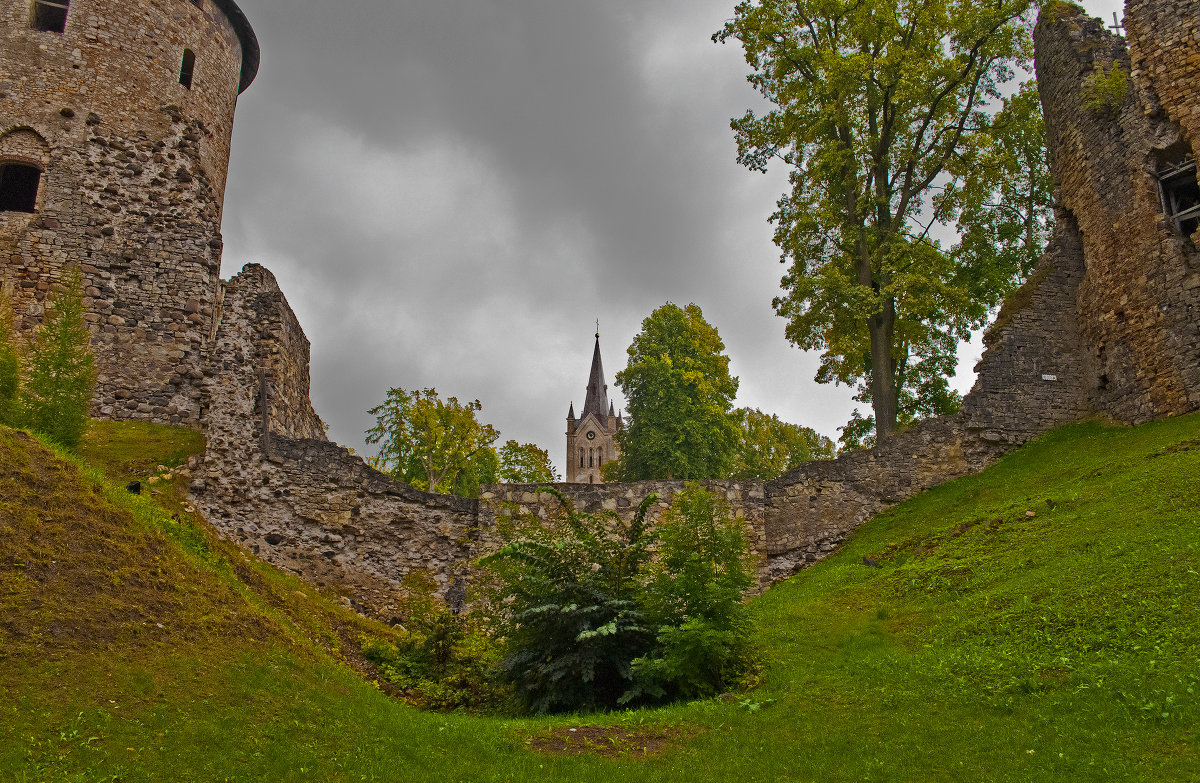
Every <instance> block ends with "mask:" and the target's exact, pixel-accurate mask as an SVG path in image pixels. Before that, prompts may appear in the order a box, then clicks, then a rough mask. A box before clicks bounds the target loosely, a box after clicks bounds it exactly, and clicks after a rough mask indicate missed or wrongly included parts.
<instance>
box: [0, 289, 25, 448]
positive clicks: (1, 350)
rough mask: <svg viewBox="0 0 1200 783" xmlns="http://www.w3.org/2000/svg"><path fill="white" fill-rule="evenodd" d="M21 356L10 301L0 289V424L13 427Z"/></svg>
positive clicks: (16, 408) (18, 414) (19, 382)
mask: <svg viewBox="0 0 1200 783" xmlns="http://www.w3.org/2000/svg"><path fill="white" fill-rule="evenodd" d="M20 390H21V356H20V353H19V352H18V350H17V340H16V335H15V334H14V333H13V311H12V300H11V299H10V298H9V294H8V291H7V290H6V289H3V288H0V424H6V425H8V426H10V427H12V426H15V425H16V424H17V422H18V419H19V418H20V409H19V407H18V405H19V402H20V400H19V394H20Z"/></svg>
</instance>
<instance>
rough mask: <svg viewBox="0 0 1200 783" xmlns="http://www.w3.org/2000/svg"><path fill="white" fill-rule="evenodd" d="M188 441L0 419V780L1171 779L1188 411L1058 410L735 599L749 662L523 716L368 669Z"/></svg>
mask: <svg viewBox="0 0 1200 783" xmlns="http://www.w3.org/2000/svg"><path fill="white" fill-rule="evenodd" d="M202 448H203V443H202V441H201V439H200V438H199V437H198V436H196V435H195V434H194V433H191V432H189V431H186V430H179V429H174V428H169V427H156V426H153V425H145V424H119V425H118V424H95V425H93V428H92V430H91V431H90V432H89V435H88V438H87V440H86V442H85V444H84V446H83V447H82V448H81V449H80V454H81V455H82V456H81V457H79V458H76V459H74V460H73V461H64V459H63V458H62V457H61V456H56V455H54V454H53V453H51V452H49V451H48V450H46V449H45V448H44V447H43V446H41V445H40V444H38V443H37V442H36V441H33V440H32V439H30V438H29V437H28V436H26V435H24V434H23V433H18V432H15V431H13V430H8V429H3V428H0V542H3V543H0V692H2V693H3V694H4V697H3V699H0V779H4V780H101V779H104V780H108V779H117V780H123V781H133V780H225V779H228V780H334V781H359V780H418V779H419V780H443V779H444V780H471V781H476V780H547V779H562V780H573V781H577V780H599V779H603V780H607V781H620V780H631V781H632V780H639V781H640V780H689V781H700V780H714V781H727V780H738V781H752V780H763V781H776V780H795V781H842V780H845V781H850V780H855V781H861V780H877V781H929V780H938V781H943V780H946V781H958V780H961V781H1010V780H1011V781H1063V780H1079V781H1110V780H1111V781H1117V780H1121V781H1125V780H1172V781H1185V780H1200V728H1198V727H1200V702H1198V698H1200V557H1198V555H1200V502H1198V499H1200V416H1196V415H1193V416H1188V417H1182V418H1178V419H1173V420H1169V421H1163V422H1158V423H1154V424H1149V425H1145V426H1142V427H1138V428H1132V429H1130V428H1120V427H1109V426H1105V425H1102V424H1099V423H1085V424H1079V425H1073V426H1070V427H1066V428H1063V429H1061V430H1058V431H1055V432H1053V433H1051V434H1050V435H1048V436H1046V437H1045V438H1043V439H1042V440H1040V441H1038V442H1037V443H1034V444H1032V445H1030V446H1028V447H1026V448H1024V449H1022V450H1020V451H1018V452H1015V453H1013V454H1011V455H1009V456H1008V457H1006V458H1005V459H1003V460H1001V462H1000V463H999V464H997V465H996V466H994V467H993V468H991V469H990V470H988V471H986V472H984V473H982V474H980V475H977V476H972V477H968V478H965V479H961V480H958V481H955V482H952V483H950V484H947V485H944V486H942V487H939V488H937V489H934V490H932V491H930V492H927V493H925V494H923V495H921V496H919V497H917V498H914V499H913V500H911V501H909V502H907V503H904V504H902V505H901V506H898V507H897V508H895V509H893V510H892V511H890V512H888V513H885V514H882V515H880V516H879V517H877V518H875V519H874V520H872V521H871V522H869V523H868V524H866V525H864V526H863V527H862V528H861V529H860V530H859V531H858V532H857V533H856V534H855V535H854V536H853V537H852V538H851V539H850V540H849V541H848V542H847V543H846V544H845V546H844V547H843V548H842V550H841V551H840V552H839V553H838V554H837V555H835V556H834V557H831V558H829V559H828V560H826V561H824V562H822V563H819V564H817V565H816V566H814V567H813V568H811V569H809V570H807V571H805V572H804V573H802V574H800V575H798V576H796V577H794V578H793V579H791V580H789V581H787V582H786V583H783V584H780V585H778V586H776V587H775V588H773V589H772V590H770V591H769V592H768V593H767V594H766V595H764V596H762V597H760V598H758V599H755V600H754V602H753V604H752V608H753V612H754V616H755V618H756V623H757V633H758V635H759V638H760V639H761V640H762V642H763V644H764V646H765V649H766V653H767V669H766V672H765V676H764V684H763V685H762V686H761V687H760V688H758V689H757V690H755V691H752V692H749V693H745V694H737V695H732V696H727V697H724V698H719V699H714V700H709V701H704V702H697V703H692V704H686V705H678V706H674V707H669V708H663V709H655V710H640V711H634V712H625V713H613V714H608V715H589V716H575V717H557V718H536V719H535V718H503V717H479V716H473V715H465V714H439V713H433V712H422V711H419V710H417V709H414V708H412V707H410V706H408V705H406V704H403V703H402V702H400V701H398V700H397V699H395V698H393V697H392V696H389V695H388V694H387V693H385V692H383V691H382V690H380V688H379V687H377V686H376V685H374V684H372V682H370V681H369V680H368V679H366V678H369V677H371V669H370V666H369V664H367V663H366V662H365V661H364V660H363V659H362V657H361V655H360V654H359V652H358V648H357V640H358V639H359V638H360V636H361V634H363V633H369V634H372V635H374V636H377V637H383V638H386V635H387V634H388V633H389V630H388V629H387V628H386V627H385V626H382V625H380V624H378V623H375V622H373V621H371V620H367V619H363V618H361V617H358V616H357V615H355V614H353V613H352V612H349V611H347V610H345V609H344V608H343V607H342V604H341V603H340V601H339V600H338V596H337V595H336V594H332V593H330V594H322V593H320V592H318V591H316V590H315V589H313V588H312V587H310V586H308V585H306V584H304V583H302V582H300V581H299V580H298V579H296V578H295V577H293V576H291V575H290V574H286V573H283V572H281V571H279V570H277V569H275V568H272V567H270V566H267V565H265V564H263V563H260V562H258V561H256V560H253V559H251V558H248V557H247V556H246V555H244V554H243V553H241V552H240V551H239V550H237V549H236V548H234V547H232V546H231V545H229V544H227V543H225V542H223V541H221V540H219V539H218V538H217V537H216V536H215V535H214V534H213V532H212V530H211V529H210V528H208V527H207V525H206V524H205V523H204V522H203V520H200V519H199V518H198V517H197V516H196V515H195V513H194V512H191V511H190V506H189V505H188V504H187V502H186V497H185V492H186V487H187V483H188V478H187V476H186V471H180V470H179V469H178V466H180V465H182V464H184V462H185V460H186V458H187V457H188V456H189V455H190V454H194V453H197V452H198V451H200V450H201V449H202ZM160 467H161V469H160ZM151 476H154V477H156V478H158V480H156V481H154V482H153V483H151V482H150V481H149V479H150V477H151ZM132 479H140V480H141V481H142V482H143V485H144V487H145V488H146V490H148V491H147V493H146V494H144V495H143V496H141V497H133V496H131V495H129V494H128V493H126V492H125V490H124V484H125V483H126V482H127V481H129V480H132ZM864 557H867V558H869V559H871V560H873V561H875V562H877V563H878V564H879V567H878V568H874V567H869V566H867V565H865V564H864Z"/></svg>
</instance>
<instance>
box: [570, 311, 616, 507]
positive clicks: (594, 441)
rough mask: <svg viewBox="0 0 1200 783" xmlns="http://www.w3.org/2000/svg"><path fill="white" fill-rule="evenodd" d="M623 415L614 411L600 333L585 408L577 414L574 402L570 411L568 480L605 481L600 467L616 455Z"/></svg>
mask: <svg viewBox="0 0 1200 783" xmlns="http://www.w3.org/2000/svg"><path fill="white" fill-rule="evenodd" d="M621 425H622V421H621V417H620V416H619V415H617V414H616V413H614V412H613V404H612V403H611V402H609V400H608V384H606V383H605V382H604V365H603V364H602V363H601V361H600V334H599V332H597V333H596V347H595V350H594V351H592V369H591V372H590V373H589V375H588V384H587V392H586V395H585V397H584V401H583V410H582V411H581V413H580V415H579V418H576V417H575V403H574V402H572V403H571V408H570V410H569V411H568V412H567V481H568V482H569V483H573V484H603V483H604V479H603V478H602V477H601V475H600V468H601V467H603V466H604V465H605V464H606V463H608V462H611V461H612V460H614V459H616V458H617V455H618V454H619V453H620V452H619V450H618V448H617V440H616V434H617V432H618V431H619V430H620V429H621Z"/></svg>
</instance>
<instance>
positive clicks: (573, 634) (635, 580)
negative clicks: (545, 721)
mask: <svg viewBox="0 0 1200 783" xmlns="http://www.w3.org/2000/svg"><path fill="white" fill-rule="evenodd" d="M541 491H546V492H550V493H551V494H554V495H555V496H556V497H558V498H559V500H560V501H561V502H562V510H561V514H560V516H559V517H558V518H557V519H555V520H552V521H551V522H550V523H549V524H547V523H544V522H540V521H537V520H526V523H525V524H524V525H523V526H518V527H515V528H505V527H503V526H502V527H501V535H502V536H504V537H505V540H506V541H507V543H506V544H505V546H504V547H503V548H502V549H501V550H500V551H498V552H496V553H495V554H493V555H489V556H488V557H485V558H484V559H483V560H481V561H480V565H481V566H483V567H484V568H485V569H488V570H490V571H491V572H492V574H493V576H494V578H495V582H494V584H493V586H492V595H491V598H492V605H493V607H494V608H495V609H496V610H497V612H498V614H499V617H500V618H501V620H500V627H499V628H498V630H497V635H498V636H501V637H503V638H504V645H505V653H506V655H505V658H504V661H503V663H502V669H503V671H504V674H505V676H506V677H507V678H508V679H509V680H510V681H511V682H512V684H513V685H514V687H515V690H516V695H517V697H518V699H519V700H520V701H521V703H522V705H523V706H524V707H525V708H526V709H528V710H531V711H533V712H539V713H543V712H568V711H583V710H597V709H612V708H614V707H617V706H619V705H621V704H633V703H647V702H655V701H662V700H665V699H673V698H680V697H682V698H693V697H699V696H707V695H711V694H714V693H718V692H721V691H723V690H726V689H728V688H729V687H730V686H731V685H734V684H735V683H737V682H738V681H739V680H740V679H741V678H743V677H744V676H745V675H747V674H748V673H751V672H752V671H753V670H754V667H755V656H754V654H753V649H752V646H751V645H750V643H749V633H750V622H749V619H748V617H747V614H746V610H745V607H744V605H743V603H742V597H743V595H744V593H745V590H746V589H747V588H748V587H749V586H750V585H752V584H753V582H754V571H753V567H752V565H753V564H752V562H751V559H750V555H749V547H748V544H747V540H746V534H745V530H744V528H743V526H742V524H741V523H740V522H739V521H737V520H734V519H731V518H730V516H729V513H728V508H727V507H725V506H724V505H723V504H721V503H719V502H718V501H717V500H716V499H715V498H714V497H713V496H712V495H711V494H709V493H708V492H706V491H704V490H703V489H701V488H699V487H698V486H695V485H690V486H688V488H687V489H686V490H685V491H684V492H683V493H681V494H680V496H679V497H678V499H677V500H676V503H675V506H674V507H673V508H672V509H669V510H668V511H667V512H666V513H665V514H664V515H663V519H662V521H661V522H660V523H659V524H658V525H657V526H655V527H654V528H653V529H650V528H648V527H647V524H646V512H647V510H648V509H649V507H650V505H651V504H652V503H654V502H655V501H656V500H657V496H655V495H650V496H649V497H647V498H646V500H645V501H643V502H642V504H641V506H640V507H639V508H638V511H637V514H636V515H635V517H634V519H633V520H632V522H630V523H628V524H626V523H624V522H623V521H622V520H621V519H620V518H619V517H618V516H617V515H616V514H614V513H612V512H602V513H599V514H583V513H580V512H578V511H576V510H575V509H574V507H573V506H572V505H571V503H570V502H569V501H567V500H566V499H565V498H563V497H562V495H560V494H559V493H558V492H557V491H555V490H553V489H552V488H543V489H542V490H541Z"/></svg>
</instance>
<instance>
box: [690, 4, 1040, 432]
mask: <svg viewBox="0 0 1200 783" xmlns="http://www.w3.org/2000/svg"><path fill="white" fill-rule="evenodd" d="M1032 7H1033V4H1032V2H1031V0H989V1H988V2H983V3H979V2H972V1H969V0H755V1H754V2H749V1H747V2H742V3H739V4H738V5H737V7H736V9H735V12H734V17H733V18H732V19H731V20H730V21H729V22H727V23H726V25H725V27H724V28H723V29H722V30H721V31H719V32H718V33H716V34H715V35H714V36H713V37H714V40H719V41H724V40H728V39H730V38H733V39H736V40H738V41H740V42H741V44H742V46H743V47H744V49H745V55H746V61H747V63H748V64H749V65H750V66H751V68H752V69H753V72H752V73H751V74H750V76H749V81H750V82H751V84H753V85H754V87H755V88H756V89H757V90H758V91H759V92H760V93H761V94H762V95H763V96H764V97H765V98H766V99H767V100H768V101H770V102H771V103H772V104H774V108H772V109H771V110H770V111H768V112H766V113H764V114H761V115H758V114H755V113H754V112H752V111H750V112H747V113H746V114H745V115H744V116H742V117H740V118H738V119H735V120H734V121H733V123H732V126H733V129H734V132H735V135H736V138H737V144H738V160H739V161H740V162H741V163H742V164H744V165H746V166H747V167H749V168H750V169H752V170H759V171H765V170H766V169H767V167H768V165H769V164H771V163H775V162H778V163H781V164H783V165H784V166H786V167H787V168H788V170H789V182H790V190H789V191H788V192H787V193H785V194H784V195H783V197H782V198H780V200H779V202H778V210H777V211H776V212H775V214H774V215H772V218H771V219H772V221H773V222H774V223H775V243H776V244H777V245H778V246H779V247H780V249H781V251H782V252H781V260H782V261H783V262H785V263H787V264H789V267H788V271H787V273H786V274H785V275H784V277H783V280H782V287H783V289H784V294H783V295H782V296H780V297H777V298H776V299H775V301H774V306H775V309H776V312H778V313H779V314H780V315H781V316H783V317H784V318H786V319H787V322H788V323H787V327H786V334H787V337H788V339H789V340H790V341H791V342H793V343H795V344H796V345H797V346H799V347H801V348H804V349H811V350H821V351H823V355H822V361H821V367H820V370H819V372H818V374H817V378H816V379H817V381H819V382H822V383H827V382H830V381H835V382H840V383H846V384H850V385H857V386H858V389H859V399H861V400H863V401H869V402H870V403H871V406H872V413H873V416H872V417H870V418H869V419H861V417H859V418H860V424H865V425H866V426H865V427H860V430H861V429H865V430H867V431H870V430H871V429H872V428H873V429H874V430H875V431H876V432H877V433H878V434H879V435H880V436H884V437H886V436H887V435H889V434H890V433H891V432H893V431H894V430H895V428H896V427H897V425H898V424H899V423H902V422H903V421H904V420H905V419H906V418H912V417H916V416H923V415H929V414H939V413H948V412H951V411H953V410H954V409H955V408H956V407H957V404H958V399H957V395H955V394H953V393H951V392H950V391H949V390H948V388H947V383H946V381H947V377H948V376H949V375H950V374H951V373H953V370H954V349H955V346H956V343H957V341H958V340H960V339H964V338H965V337H966V336H967V335H968V334H969V331H970V329H972V328H975V327H978V326H981V325H982V324H983V323H984V322H985V320H986V318H987V314H988V310H989V308H990V307H993V306H995V305H996V304H997V303H998V302H999V301H1000V300H1001V298H1002V297H1003V296H1004V295H1005V293H1007V292H1008V291H1009V290H1010V289H1011V288H1012V287H1013V286H1014V285H1015V284H1016V282H1017V281H1018V280H1019V279H1020V277H1021V276H1023V275H1025V274H1028V272H1029V269H1030V266H1031V264H1032V261H1033V259H1034V257H1035V256H1036V254H1037V252H1038V251H1040V249H1041V245H1042V240H1043V238H1044V236H1045V233H1046V231H1045V228H1046V222H1047V203H1048V200H1049V199H1048V196H1049V193H1048V189H1047V188H1046V185H1047V181H1046V176H1045V152H1044V141H1043V131H1042V129H1041V126H1040V122H1041V119H1040V116H1038V113H1037V112H1036V111H1034V110H1032V109H1035V108H1036V100H1035V99H1034V98H1033V97H1031V96H1034V95H1035V93H1034V92H1033V88H1032V86H1029V87H1026V88H1024V89H1023V90H1022V91H1021V92H1019V93H1018V94H1017V97H1016V98H1014V99H1013V100H1011V101H1009V102H1008V105H1007V106H1006V107H1005V110H1004V111H1001V112H999V113H998V114H995V113H989V111H988V108H987V107H988V106H989V105H990V104H995V103H998V102H999V101H1000V97H1001V86H1002V85H1003V84H1004V83H1005V82H1007V81H1009V80H1011V79H1012V78H1013V77H1014V75H1015V69H1017V68H1022V67H1025V66H1027V65H1028V64H1029V61H1030V57H1031V53H1032V45H1031V40H1030V23H1029V20H1028V19H1027V16H1028V14H1029V12H1030V9H1031V8H1032ZM955 221H958V222H960V223H961V226H962V227H966V228H968V230H967V231H965V232H964V240H963V241H962V242H960V243H959V244H958V245H957V246H956V247H954V248H946V247H943V246H942V244H941V243H940V242H939V241H937V240H936V239H934V238H931V231H932V230H933V229H934V227H935V226H937V225H939V224H951V223H954V222H955ZM852 425H853V423H852Z"/></svg>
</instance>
